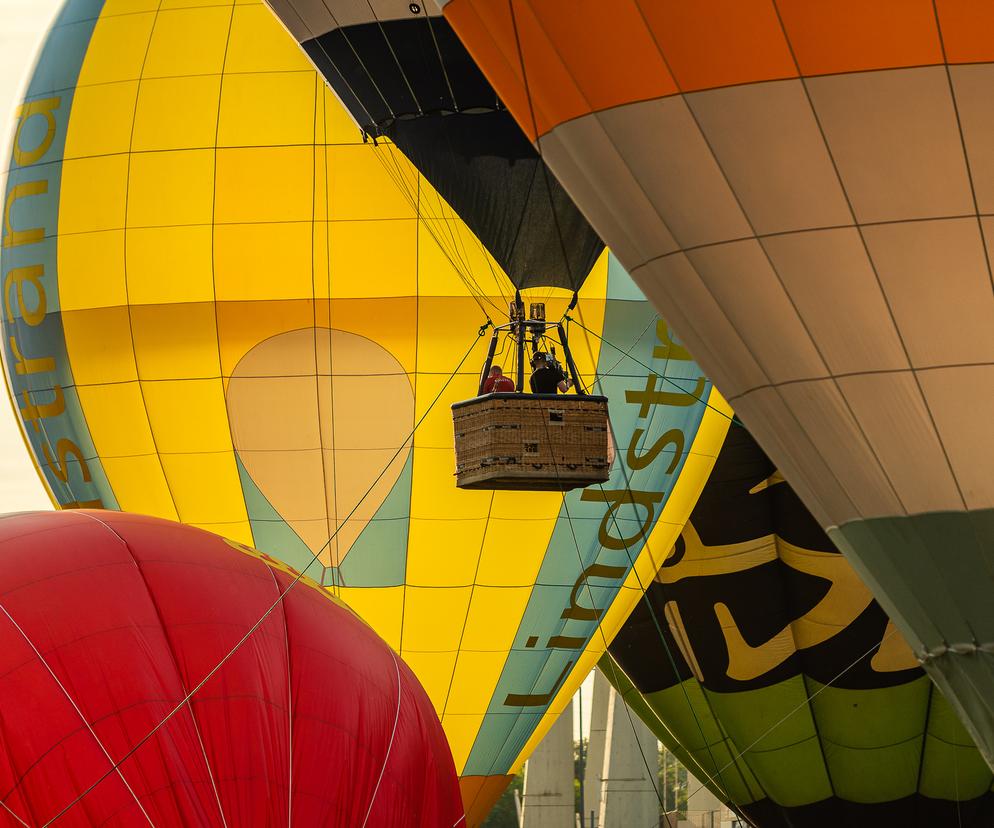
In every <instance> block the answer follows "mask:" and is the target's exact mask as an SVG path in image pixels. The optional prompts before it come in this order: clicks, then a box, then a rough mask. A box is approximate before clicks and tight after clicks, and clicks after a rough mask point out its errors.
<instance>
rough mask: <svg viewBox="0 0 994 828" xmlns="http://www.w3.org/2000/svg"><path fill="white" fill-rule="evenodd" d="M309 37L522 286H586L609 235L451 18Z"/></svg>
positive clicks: (365, 116)
mask: <svg viewBox="0 0 994 828" xmlns="http://www.w3.org/2000/svg"><path fill="white" fill-rule="evenodd" d="M433 35H434V37H433ZM436 44H437V47H436ZM302 45H303V47H304V50H305V51H306V52H307V54H308V55H309V56H310V58H311V60H312V61H313V62H314V64H315V65H316V66H317V67H318V69H319V70H320V71H321V72H322V74H323V75H324V76H325V78H327V80H328V82H329V83H330V84H331V86H332V88H333V89H334V90H335V92H336V93H337V94H338V96H339V97H340V98H341V100H342V102H343V103H344V104H345V106H346V107H347V108H348V110H349V111H350V112H351V113H352V116H353V117H354V118H355V119H356V120H357V121H358V122H359V124H360V125H361V126H362V128H363V130H364V131H365V132H366V133H367V134H369V135H371V136H374V137H379V136H386V137H388V138H390V139H391V140H392V141H393V142H394V143H396V144H397V146H398V147H399V148H400V150H401V151H402V152H403V153H404V154H405V155H406V156H407V157H408V158H409V159H410V160H411V162H412V163H413V164H414V165H415V166H416V167H417V168H418V169H419V170H420V171H421V172H422V174H423V175H424V176H425V178H427V179H428V180H429V181H430V182H431V183H432V185H433V186H434V187H435V189H437V190H438V191H439V193H441V194H442V196H443V197H444V198H445V200H446V201H448V203H449V204H450V205H451V206H452V208H453V209H454V210H455V211H456V213H458V214H459V216H460V217H461V218H462V219H463V221H465V222H466V224H467V225H468V226H469V227H470V229H471V230H472V231H473V232H474V233H475V234H476V235H477V236H478V237H479V238H480V241H482V242H483V244H484V245H485V246H486V247H487V249H488V250H489V251H490V252H491V254H492V255H493V257H494V258H495V259H496V260H497V261H498V262H499V263H500V265H501V267H503V268H504V271H505V272H506V273H507V274H508V276H509V277H510V278H511V281H512V282H513V283H514V284H515V286H517V287H519V288H526V287H537V286H552V287H562V288H568V289H571V290H576V289H578V288H579V286H580V285H581V284H582V283H583V280H584V278H586V276H587V274H588V273H589V272H590V269H591V267H593V264H594V262H595V261H596V260H597V257H598V256H599V255H600V253H601V251H602V250H603V249H604V244H603V242H602V241H601V240H600V238H599V237H598V236H597V234H596V233H595V232H594V230H593V228H592V227H591V226H590V225H589V223H588V222H587V220H586V219H585V218H584V217H583V215H582V214H581V213H580V211H579V210H578V209H577V207H576V205H575V204H574V203H573V200H572V199H571V198H570V197H569V195H567V193H566V191H565V190H564V189H563V188H562V186H561V185H560V184H559V182H558V181H557V180H556V178H555V176H553V175H552V173H551V172H550V171H549V170H548V168H547V167H546V166H545V163H544V162H543V161H542V159H541V158H540V157H539V155H538V153H537V152H536V151H535V148H534V147H533V146H532V144H531V142H530V141H529V140H528V138H527V137H526V136H525V134H524V133H523V132H522V131H521V129H520V127H518V125H517V124H516V123H515V121H514V119H513V118H512V117H511V114H510V113H509V112H508V111H507V109H506V108H505V107H504V105H503V104H502V103H501V101H500V99H499V98H498V97H497V93H496V92H495V91H494V89H493V87H492V86H490V83H489V82H488V81H487V79H486V78H485V77H484V76H483V73H482V72H481V71H480V70H479V68H477V66H476V64H475V63H474V62H473V59H472V57H470V55H469V53H468V52H467V51H466V48H465V47H464V46H463V45H462V43H461V42H460V41H459V39H458V38H457V37H456V35H455V33H454V32H453V31H452V28H451V27H450V26H449V24H448V23H447V22H446V21H445V20H444V19H443V18H431V20H430V22H429V19H428V18H425V17H416V18H412V19H411V20H392V21H384V22H383V23H382V24H381V23H366V24H362V25H359V26H348V27H345V28H343V29H336V30H335V31H332V32H328V33H327V34H324V35H321V36H320V37H318V38H315V39H313V40H310V41H307V42H305V43H303V44H302ZM440 55H441V57H440ZM443 62H444V71H443Z"/></svg>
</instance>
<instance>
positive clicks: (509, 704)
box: [2, 3, 727, 821]
mask: <svg viewBox="0 0 994 828" xmlns="http://www.w3.org/2000/svg"><path fill="white" fill-rule="evenodd" d="M93 8H94V7H93V6H92V4H90V3H72V4H70V5H69V6H67V7H66V10H65V12H64V13H63V16H62V17H61V18H60V21H59V23H58V24H57V26H56V28H55V29H54V30H53V33H52V37H51V39H50V42H49V45H48V46H47V47H46V49H45V51H44V52H43V53H42V55H41V57H40V60H39V64H38V69H37V71H36V72H35V75H34V77H33V79H32V82H31V85H30V87H29V90H28V96H27V100H28V103H27V104H26V107H25V108H24V109H22V111H21V114H20V122H19V123H20V127H19V129H20V132H19V137H18V144H17V146H18V150H17V151H16V152H17V155H16V158H14V159H13V164H12V170H11V172H10V176H9V182H8V189H7V191H6V193H7V202H6V203H7V205H8V206H9V208H10V216H11V222H12V227H13V228H14V230H15V231H18V232H23V233H24V234H25V235H22V236H19V237H18V239H20V240H21V241H19V243H18V244H16V245H14V244H9V245H6V246H5V247H4V248H3V252H2V256H3V258H2V266H3V270H4V273H10V272H12V271H13V270H17V272H19V273H22V274H24V279H23V280H22V281H20V282H17V283H15V282H14V281H13V279H12V281H11V283H10V285H11V287H10V290H9V292H8V296H9V298H10V302H11V304H10V310H11V317H10V318H8V317H7V316H6V315H4V316H3V317H2V321H3V324H4V325H5V327H4V338H3V343H4V348H5V364H6V366H7V375H8V380H9V382H10V387H11V390H12V392H13V397H14V400H15V405H16V406H17V409H18V411H19V416H20V418H21V420H22V422H23V425H24V433H25V436H26V438H27V440H28V443H29V446H30V448H31V451H32V453H33V455H34V457H35V458H36V459H37V461H38V464H39V468H40V471H41V473H42V475H43V477H44V479H45V481H46V483H47V485H48V486H49V488H50V490H51V492H52V494H53V497H54V499H55V501H56V502H57V503H58V504H59V505H61V506H73V505H79V504H91V505H94V506H103V507H104V508H111V509H124V510H128V511H135V512H140V513H145V514H153V515H157V516H160V517H165V518H169V519H173V520H179V521H181V522H183V523H188V524H193V525H197V526H199V527H201V528H204V529H208V530H211V531H215V532H217V533H218V534H221V535H224V536H226V537H231V538H234V539H235V540H238V541H240V542H243V543H246V544H250V545H252V546H254V547H256V548H259V549H262V550H264V551H266V552H268V553H269V554H271V555H274V556H277V557H279V558H280V559H281V560H283V561H285V562H287V563H288V564H290V565H292V566H294V567H296V568H297V569H298V570H302V569H304V568H305V567H307V574H308V575H310V576H312V577H314V579H315V580H316V581H318V582H320V583H321V584H322V585H324V586H326V587H327V588H328V589H330V590H332V591H333V592H334V593H335V594H336V595H338V596H340V597H341V598H342V599H344V600H345V601H347V602H348V603H349V604H350V605H351V606H353V607H354V608H356V610H357V611H358V612H359V613H360V614H361V615H362V616H363V618H364V619H366V621H367V622H368V623H369V624H370V625H371V626H372V627H373V628H374V629H375V630H376V631H377V632H378V633H379V634H380V635H381V636H383V638H384V639H385V640H386V641H387V642H388V643H389V644H390V645H391V646H393V647H394V648H395V649H397V651H398V652H399V653H400V654H401V655H402V657H403V658H404V659H405V661H406V662H407V663H408V664H409V665H410V666H411V668H412V669H413V670H414V672H415V674H416V675H417V676H418V678H419V680H420V681H421V682H422V684H423V685H424V687H425V689H426V691H427V692H428V695H429V697H430V698H431V700H432V702H433V704H434V705H435V707H436V710H437V712H438V714H439V717H440V718H441V720H442V723H443V727H444V728H445V732H446V735H447V737H448V739H449V742H450V745H451V746H452V751H453V756H454V759H455V764H456V768H457V771H458V773H459V774H460V776H461V777H462V784H463V788H464V792H465V796H466V802H467V805H468V810H469V811H470V820H471V821H472V820H473V819H476V818H478V817H479V816H480V815H481V814H483V813H485V812H486V811H487V809H488V808H489V805H490V803H491V802H492V801H493V799H494V798H495V797H496V796H497V795H499V793H500V790H501V788H502V786H503V785H504V784H506V782H507V780H508V778H509V777H508V774H509V773H513V772H514V771H515V770H516V769H517V768H519V767H520V765H521V764H522V763H523V762H524V759H525V758H526V757H527V755H528V753H529V751H530V750H531V748H532V747H533V746H534V744H535V743H536V742H537V740H538V739H540V738H541V735H542V733H543V732H544V730H545V729H546V728H547V727H548V726H550V725H551V724H552V722H553V721H554V720H555V718H556V716H557V715H558V713H559V711H560V710H561V709H562V708H563V706H564V705H565V704H566V703H567V702H568V700H569V698H570V697H571V696H572V694H573V692H574V690H575V689H576V687H577V686H578V684H579V682H580V681H581V680H582V678H583V676H584V675H585V674H586V673H587V672H589V670H590V668H591V667H592V666H593V665H594V663H595V662H596V660H597V659H598V658H599V656H600V654H601V652H602V651H603V649H604V647H605V646H606V644H605V636H606V637H607V638H608V639H609V638H610V635H611V633H612V631H613V630H614V629H615V628H616V626H617V625H618V624H619V623H620V622H621V620H622V619H623V618H624V617H625V615H627V613H628V611H629V609H630V608H631V606H632V604H633V602H634V601H635V600H636V599H637V597H638V596H639V595H640V594H641V593H640V592H639V591H638V579H639V578H641V579H642V581H643V582H645V581H647V580H648V579H649V578H651V575H652V573H654V572H655V571H656V569H658V565H659V563H660V559H659V554H662V552H664V551H665V550H667V549H668V548H669V547H670V546H671V545H672V543H673V539H674V538H675V536H676V533H677V532H678V531H679V527H680V526H682V524H683V522H684V520H685V519H686V516H687V515H688V514H689V512H690V508H691V506H692V504H693V502H694V500H695V499H696V497H697V495H698V493H699V491H700V488H701V487H702V486H703V483H704V480H705V478H706V475H707V472H708V470H709V469H710V466H711V464H712V463H713V460H714V456H715V454H716V449H717V446H718V444H719V441H720V439H721V434H722V433H723V427H724V424H727V415H725V414H723V413H718V411H716V410H714V409H715V408H717V407H721V406H723V403H722V402H721V401H720V397H718V395H717V394H716V393H714V392H713V391H712V389H711V385H710V383H709V382H708V380H707V379H706V378H705V377H703V375H702V374H701V372H700V370H699V369H698V367H697V365H696V364H695V363H694V362H693V360H691V359H690V358H689V356H688V355H687V354H686V351H685V350H684V349H683V348H682V347H681V346H679V345H678V344H677V343H676V342H673V341H672V340H671V338H670V334H669V331H668V329H667V328H666V326H665V325H661V324H660V323H658V321H657V319H656V316H655V313H654V311H653V310H652V308H651V306H650V305H649V304H648V302H647V301H646V300H645V298H644V296H642V294H641V293H640V292H639V291H638V290H637V289H636V288H635V287H634V285H633V284H632V283H631V281H630V279H629V278H628V276H627V274H626V273H625V272H624V271H623V270H622V269H621V268H620V267H619V266H618V264H617V262H616V261H615V260H613V259H609V258H608V257H607V256H605V257H603V258H602V259H601V260H600V261H599V263H598V265H597V266H596V267H595V268H594V270H593V271H592V274H591V276H590V278H588V279H587V281H586V282H585V284H584V286H583V289H582V291H581V294H582V296H581V301H580V305H579V306H578V308H577V311H576V314H575V315H576V316H577V318H578V320H579V321H580V322H582V323H583V324H584V325H585V326H586V327H587V328H589V330H590V331H592V332H593V333H590V334H588V333H586V332H585V331H584V330H583V329H581V328H579V327H578V326H571V333H572V348H573V352H574V355H575V356H576V359H577V361H578V367H579V371H580V373H581V375H582V379H583V381H584V382H585V383H586V384H587V385H588V386H591V387H592V388H593V389H594V390H595V391H596V392H599V393H605V394H606V395H607V396H609V397H610V399H611V409H610V414H611V420H612V423H613V427H614V430H615V441H616V445H617V447H618V458H617V460H616V462H615V466H614V469H613V472H612V478H611V481H610V482H609V483H608V484H606V485H605V486H604V487H603V489H593V490H590V491H586V492H579V491H578V492H575V493H571V494H570V495H569V496H567V498H566V499H565V501H564V500H563V498H562V497H561V496H560V495H559V494H555V493H516V492H496V493H491V492H463V491H460V490H458V489H456V487H455V484H454V476H453V471H454V468H455V462H454V454H453V432H452V419H451V412H450V411H449V406H450V404H451V403H453V402H456V401H458V400H462V399H466V398H467V397H472V396H473V395H475V393H476V388H477V383H478V379H479V377H478V373H479V370H480V365H481V364H482V363H483V361H484V357H485V353H486V344H485V343H486V340H485V339H484V338H481V337H479V336H478V335H477V329H478V327H479V326H480V325H481V324H482V323H484V322H485V321H486V312H485V309H488V308H492V307H493V306H494V305H496V304H497V303H499V302H503V301H504V299H505V297H502V296H501V294H500V290H499V288H498V286H497V285H496V284H495V283H493V281H492V280H491V281H490V284H491V285H493V286H492V287H490V288H489V291H490V292H489V293H488V294H484V295H482V296H481V295H479V294H478V293H477V292H476V291H475V289H474V290H471V288H470V287H469V286H467V284H466V283H465V282H464V281H463V279H462V278H460V274H459V272H458V271H457V269H456V268H455V267H454V266H453V265H452V264H451V263H450V262H449V261H448V260H447V259H446V256H445V254H444V252H443V251H442V249H441V248H440V247H439V246H438V245H437V244H436V243H435V240H434V237H433V236H432V234H431V233H429V232H427V231H426V230H425V223H426V221H429V220H434V219H435V216H434V215H431V216H428V217H427V218H426V217H425V215H424V213H423V212H422V211H421V210H420V209H417V208H418V205H413V206H412V205H411V204H410V203H409V202H408V201H407V200H406V199H405V197H404V195H403V194H402V193H401V192H400V191H399V190H398V189H397V187H396V186H395V184H394V182H393V181H392V180H391V179H390V178H389V177H388V176H387V174H386V172H385V171H384V169H383V167H382V166H381V165H380V164H379V162H378V161H377V160H376V159H375V157H374V153H375V152H377V149H376V148H374V147H373V146H372V145H368V144H367V145H364V144H363V143H362V142H361V140H360V138H359V136H358V135H357V133H356V131H355V129H354V128H353V127H352V126H351V124H350V122H349V120H348V117H347V115H346V113H345V112H344V111H343V110H342V109H341V108H340V107H339V106H338V105H337V104H336V103H335V101H334V97H333V96H332V94H331V92H330V91H328V90H326V87H325V84H324V82H323V81H322V79H321V78H320V77H319V76H318V75H317V73H316V72H315V71H314V70H313V68H312V67H311V66H310V64H309V63H308V61H307V59H306V57H305V56H304V55H303V54H302V53H301V52H300V50H299V48H298V47H297V44H296V43H294V41H293V39H292V38H291V37H289V35H287V33H286V32H285V31H284V30H283V29H282V28H281V27H280V26H279V23H278V22H277V21H276V20H275V19H274V18H273V16H272V14H271V13H270V11H269V10H268V9H267V8H266V7H265V6H263V5H262V4H261V3H238V4H235V5H234V7H232V6H230V5H229V6H216V5H212V6H197V7H188V8H176V9H163V10H161V11H160V12H158V13H156V12H154V11H151V12H136V13H135V14H127V15H121V14H117V13H116V11H117V10H118V7H117V6H114V5H110V4H108V5H107V6H104V7H103V9H102V10H101V11H100V13H99V14H94V13H93ZM146 53H147V54H146ZM73 60H74V61H75V64H73V65H70V63H71V61H73ZM70 70H71V71H70ZM49 117H50V118H51V121H50V120H49ZM49 126H52V131H51V132H49ZM25 153H28V154H25ZM405 163H406V162H405ZM406 174H407V175H411V176H414V177H416V174H415V173H414V172H413V170H412V168H411V167H410V166H408V167H407V173H406ZM419 189H420V192H422V193H426V194H427V193H429V192H430V189H431V188H430V186H429V185H428V184H427V183H426V182H424V181H423V180H421V184H420V185H419ZM428 203H430V204H435V203H437V196H434V197H433V198H432V199H431V201H430V202H428ZM450 221H455V220H454V219H450ZM460 226H461V225H460ZM36 228H37V229H38V231H39V232H40V236H39V235H38V233H36V232H35V229H36ZM458 232H459V233H462V234H466V235H469V234H468V231H467V230H466V229H465V227H462V226H461V229H460V230H459V231H458ZM474 261H475V260H474ZM480 265H481V267H486V264H485V263H483V262H482V260H481V261H480ZM29 274H34V275H33V276H30V277H29ZM18 291H19V292H18ZM547 293H548V292H547ZM18 297H20V300H19V299H18ZM541 298H543V299H545V301H546V303H547V306H548V308H547V311H548V316H549V318H550V319H557V318H558V317H559V315H560V314H561V313H562V312H563V311H564V310H565V307H566V305H567V303H568V300H569V294H568V293H566V292H565V291H562V292H559V293H558V294H553V295H543V296H542V297H541ZM478 301H479V302H480V303H482V305H483V309H481V307H480V304H478ZM504 307H506V305H504ZM11 320H12V321H11ZM598 337H604V338H605V339H606V340H608V341H610V342H613V343H615V345H617V346H618V347H620V348H622V349H623V351H626V352H629V353H630V356H625V354H624V353H622V352H620V351H616V350H613V349H611V348H609V347H608V346H606V345H602V343H601V341H600V339H598ZM474 342H475V343H476V345H474V346H473V351H472V353H471V354H470V356H469V358H468V359H467V361H466V362H464V363H462V366H461V368H459V370H458V372H457V373H456V374H455V375H454V376H452V372H453V371H456V369H457V368H458V367H459V365H460V360H461V359H462V358H463V356H464V354H466V353H467V352H469V350H470V347H471V345H473V343H474ZM22 357H23V358H24V359H27V360H30V363H25V364H24V365H22V369H24V370H19V369H18V367H17V366H18V360H20V359H21V358H22ZM499 359H502V360H506V359H507V355H506V354H502V355H499ZM505 364H506V363H505ZM595 377H596V383H595ZM708 405H711V406H712V407H711V408H709V407H708ZM412 433H413V441H412V440H411V439H409V438H410V437H411V435H412ZM412 443H413V444H412ZM629 485H630V487H631V489H632V490H633V492H634V496H633V497H632V498H629V497H628V495H627V493H626V486H629ZM654 531H655V532H656V533H657V534H656V535H655V537H650V534H651V533H652V532H654ZM647 537H648V538H649V542H648V543H647V542H646V538H647ZM315 558H317V561H316V562H315ZM633 562H636V563H637V564H638V573H639V574H638V575H637V574H636V573H635V572H634V571H633ZM599 625H600V626H601V627H602V628H603V631H602V630H601V629H598V627H599Z"/></svg>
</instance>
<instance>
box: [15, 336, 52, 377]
mask: <svg viewBox="0 0 994 828" xmlns="http://www.w3.org/2000/svg"><path fill="white" fill-rule="evenodd" d="M10 350H11V351H12V352H13V354H14V373H16V374H44V373H45V372H46V371H54V370H55V358H54V357H37V358H36V359H25V358H24V355H23V354H22V353H21V349H20V347H19V346H18V344H17V337H14V336H12V337H11V338H10Z"/></svg>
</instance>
